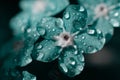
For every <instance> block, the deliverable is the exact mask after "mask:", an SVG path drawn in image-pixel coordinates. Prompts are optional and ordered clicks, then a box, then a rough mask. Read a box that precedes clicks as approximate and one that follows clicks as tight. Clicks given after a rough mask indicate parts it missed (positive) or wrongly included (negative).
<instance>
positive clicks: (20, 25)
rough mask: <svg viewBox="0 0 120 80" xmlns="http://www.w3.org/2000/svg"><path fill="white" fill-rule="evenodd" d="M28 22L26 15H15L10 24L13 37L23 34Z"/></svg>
mask: <svg viewBox="0 0 120 80" xmlns="http://www.w3.org/2000/svg"><path fill="white" fill-rule="evenodd" d="M28 20H29V15H28V14H27V13H23V12H22V13H19V14H17V15H16V16H15V17H14V18H13V19H12V20H11V22H10V26H11V29H12V30H13V32H14V35H16V36H18V35H21V34H23V33H24V31H25V28H26V26H27V23H28Z"/></svg>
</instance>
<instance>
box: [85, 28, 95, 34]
mask: <svg viewBox="0 0 120 80" xmlns="http://www.w3.org/2000/svg"><path fill="white" fill-rule="evenodd" d="M87 33H88V34H95V30H92V29H90V30H88V31H87Z"/></svg>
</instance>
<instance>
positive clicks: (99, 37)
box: [74, 28, 105, 53]
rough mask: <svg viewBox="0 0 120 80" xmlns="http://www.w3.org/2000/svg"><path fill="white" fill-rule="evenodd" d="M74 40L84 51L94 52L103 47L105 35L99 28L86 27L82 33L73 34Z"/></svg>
mask: <svg viewBox="0 0 120 80" xmlns="http://www.w3.org/2000/svg"><path fill="white" fill-rule="evenodd" d="M74 41H75V44H76V45H77V46H78V48H79V50H82V51H83V52H84V53H95V52H97V51H99V50H101V49H102V48H103V46H104V44H105V37H104V36H103V34H102V32H101V31H100V30H98V29H97V30H96V29H94V28H88V29H87V30H86V31H85V32H84V33H81V34H79V35H78V36H75V38H74Z"/></svg>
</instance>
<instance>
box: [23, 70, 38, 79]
mask: <svg viewBox="0 0 120 80" xmlns="http://www.w3.org/2000/svg"><path fill="white" fill-rule="evenodd" d="M22 74H23V79H22V80H37V78H36V76H34V75H32V74H31V73H29V72H27V71H23V72H22Z"/></svg>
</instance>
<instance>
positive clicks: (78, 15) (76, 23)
mask: <svg viewBox="0 0 120 80" xmlns="http://www.w3.org/2000/svg"><path fill="white" fill-rule="evenodd" d="M86 20H87V12H86V9H85V8H84V7H83V6H81V5H70V6H68V7H67V8H66V10H65V12H64V15H63V21H64V27H65V29H66V31H68V32H71V33H73V32H75V31H78V30H82V29H84V27H85V25H86Z"/></svg>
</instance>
